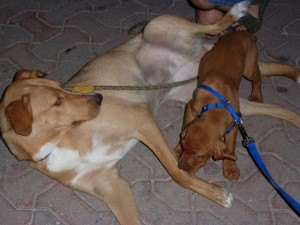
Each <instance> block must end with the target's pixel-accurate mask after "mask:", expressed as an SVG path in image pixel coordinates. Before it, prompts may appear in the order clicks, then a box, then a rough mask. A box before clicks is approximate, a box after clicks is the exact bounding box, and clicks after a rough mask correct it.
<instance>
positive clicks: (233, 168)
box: [223, 160, 240, 180]
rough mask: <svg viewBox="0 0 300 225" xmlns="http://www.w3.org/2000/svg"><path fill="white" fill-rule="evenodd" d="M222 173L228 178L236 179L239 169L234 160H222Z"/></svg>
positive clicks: (238, 175)
mask: <svg viewBox="0 0 300 225" xmlns="http://www.w3.org/2000/svg"><path fill="white" fill-rule="evenodd" d="M223 175H224V177H225V178H226V179H228V180H238V179H239V177H240V169H239V168H238V167H237V165H236V163H235V161H231V160H224V162H223Z"/></svg>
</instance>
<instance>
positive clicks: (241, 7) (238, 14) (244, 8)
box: [229, 1, 250, 21]
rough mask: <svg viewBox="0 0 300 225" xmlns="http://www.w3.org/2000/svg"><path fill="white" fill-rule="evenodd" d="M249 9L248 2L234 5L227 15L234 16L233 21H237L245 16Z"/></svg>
mask: <svg viewBox="0 0 300 225" xmlns="http://www.w3.org/2000/svg"><path fill="white" fill-rule="evenodd" d="M249 7H250V3H249V2H248V1H243V2H239V3H236V4H234V5H233V6H232V7H231V8H230V10H229V13H230V14H231V15H233V16H234V18H235V20H236V21H237V20H239V19H240V18H242V17H244V16H246V14H247V13H248V9H249Z"/></svg>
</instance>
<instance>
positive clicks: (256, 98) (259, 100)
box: [248, 95, 263, 103]
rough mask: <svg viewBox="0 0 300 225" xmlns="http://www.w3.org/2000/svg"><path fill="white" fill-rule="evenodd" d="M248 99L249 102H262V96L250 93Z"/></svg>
mask: <svg viewBox="0 0 300 225" xmlns="http://www.w3.org/2000/svg"><path fill="white" fill-rule="evenodd" d="M248 100H249V101H251V102H259V103H262V102H263V98H262V97H257V96H255V95H250V96H249V98H248Z"/></svg>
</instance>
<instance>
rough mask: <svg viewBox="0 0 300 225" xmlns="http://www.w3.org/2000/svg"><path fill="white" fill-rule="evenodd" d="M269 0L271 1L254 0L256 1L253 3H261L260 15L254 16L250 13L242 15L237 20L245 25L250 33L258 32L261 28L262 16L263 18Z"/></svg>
mask: <svg viewBox="0 0 300 225" xmlns="http://www.w3.org/2000/svg"><path fill="white" fill-rule="evenodd" d="M268 2H269V0H254V1H252V3H251V5H257V4H259V17H258V18H255V17H254V16H252V15H250V14H249V13H248V14H247V15H246V16H244V17H242V18H241V19H239V20H238V21H237V22H238V23H239V24H240V25H242V26H244V27H245V28H246V30H247V31H248V32H249V33H250V34H254V33H256V32H257V31H258V30H259V29H260V28H261V25H262V18H263V15H264V11H265V8H266V5H267V3H268Z"/></svg>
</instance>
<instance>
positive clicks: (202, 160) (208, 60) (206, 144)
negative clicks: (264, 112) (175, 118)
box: [177, 31, 262, 180]
mask: <svg viewBox="0 0 300 225" xmlns="http://www.w3.org/2000/svg"><path fill="white" fill-rule="evenodd" d="M255 41H256V38H255V37H254V36H252V35H250V34H248V33H247V32H246V31H237V32H233V33H230V34H227V35H225V36H224V37H223V38H221V39H220V40H219V41H218V42H217V43H216V45H215V46H214V47H213V48H212V50H211V51H209V52H208V53H206V55H204V57H203V58H202V60H201V63H200V65H201V66H200V70H199V75H201V76H199V80H198V83H199V84H205V85H207V86H210V87H212V88H213V89H215V90H216V91H218V92H219V93H221V94H222V95H223V96H225V98H227V99H228V100H229V101H230V103H231V105H232V106H233V108H234V109H235V110H236V111H237V112H239V96H238V89H239V85H240V82H241V79H242V77H243V75H244V76H245V77H246V78H248V79H249V80H251V82H252V87H253V89H252V94H251V96H250V99H251V100H253V101H257V102H262V95H261V90H260V86H261V77H260V71H259V67H258V62H257V48H256V43H255ZM216 102H219V100H218V99H217V98H216V97H215V96H213V95H212V94H211V93H209V92H208V91H206V90H203V89H196V90H195V91H194V94H193V99H192V100H191V101H190V102H189V103H188V104H187V106H186V112H185V119H184V128H183V132H182V135H181V147H182V154H181V155H180V158H179V163H178V166H179V168H181V169H184V170H187V171H189V172H191V173H194V172H196V171H197V170H198V169H199V168H200V167H202V166H204V165H205V164H206V162H207V160H208V159H209V158H211V157H213V158H214V159H215V160H219V159H223V160H224V166H223V172H224V176H225V177H226V178H228V179H230V180H233V179H238V177H239V169H238V167H237V166H236V164H235V160H236V159H237V158H236V156H235V153H234V150H235V139H236V135H237V127H235V128H234V129H233V130H232V131H231V132H230V133H229V134H227V135H225V137H224V134H225V132H226V130H227V129H228V128H229V127H231V125H232V124H233V122H234V121H233V118H232V117H231V115H230V113H229V112H228V111H227V110H226V109H213V110H209V111H207V112H205V113H204V114H203V115H202V116H201V117H200V118H197V115H198V113H199V112H200V111H201V108H202V107H203V106H204V105H207V104H212V103H216ZM224 142H225V143H224ZM178 148H179V146H178V147H177V150H178Z"/></svg>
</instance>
